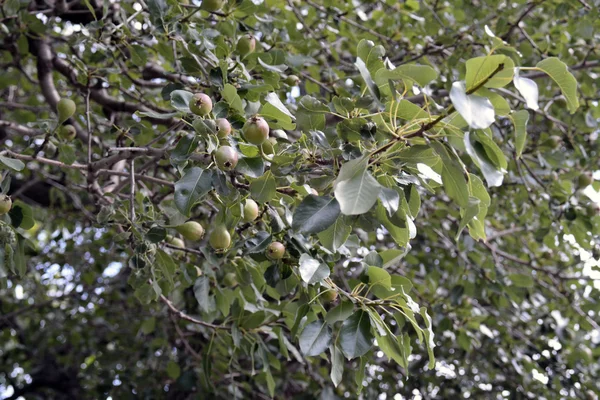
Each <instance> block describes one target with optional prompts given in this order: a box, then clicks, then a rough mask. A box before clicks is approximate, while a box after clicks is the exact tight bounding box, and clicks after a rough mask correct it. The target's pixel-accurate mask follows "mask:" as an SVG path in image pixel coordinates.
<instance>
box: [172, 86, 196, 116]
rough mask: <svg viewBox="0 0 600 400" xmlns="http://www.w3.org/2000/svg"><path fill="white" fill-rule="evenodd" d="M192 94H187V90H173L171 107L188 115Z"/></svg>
mask: <svg viewBox="0 0 600 400" xmlns="http://www.w3.org/2000/svg"><path fill="white" fill-rule="evenodd" d="M193 96H194V93H192V92H188V91H187V90H173V91H172V92H171V106H172V107H173V108H174V109H176V110H178V111H182V112H184V113H189V112H191V111H190V101H191V100H192V97H193Z"/></svg>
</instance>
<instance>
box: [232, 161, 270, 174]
mask: <svg viewBox="0 0 600 400" xmlns="http://www.w3.org/2000/svg"><path fill="white" fill-rule="evenodd" d="M235 169H236V171H239V172H241V173H242V174H244V175H246V176H249V177H251V178H258V177H260V176H262V175H263V174H264V173H265V162H264V161H263V159H262V157H242V158H240V160H239V161H238V163H237V165H236V166H235Z"/></svg>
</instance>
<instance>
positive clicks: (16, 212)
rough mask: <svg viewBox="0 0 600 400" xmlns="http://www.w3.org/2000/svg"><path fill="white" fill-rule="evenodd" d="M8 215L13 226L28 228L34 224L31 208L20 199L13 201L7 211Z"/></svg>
mask: <svg viewBox="0 0 600 400" xmlns="http://www.w3.org/2000/svg"><path fill="white" fill-rule="evenodd" d="M8 215H9V216H10V221H11V225H12V226H13V227H15V228H21V229H25V230H28V229H31V228H33V226H34V225H35V219H33V210H32V209H31V207H30V206H29V205H27V204H25V203H23V202H22V201H21V200H17V201H15V202H13V206H12V208H11V209H10V211H9V212H8Z"/></svg>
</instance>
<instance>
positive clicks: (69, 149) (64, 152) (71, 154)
mask: <svg viewBox="0 0 600 400" xmlns="http://www.w3.org/2000/svg"><path fill="white" fill-rule="evenodd" d="M58 149H59V154H58V160H59V161H61V162H63V163H65V164H67V165H72V164H73V163H74V162H75V160H77V156H76V155H75V149H74V148H73V146H71V145H69V144H60V145H59V146H58Z"/></svg>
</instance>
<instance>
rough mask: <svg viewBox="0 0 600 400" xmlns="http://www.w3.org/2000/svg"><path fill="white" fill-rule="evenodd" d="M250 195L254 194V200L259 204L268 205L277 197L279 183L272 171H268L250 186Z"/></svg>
mask: <svg viewBox="0 0 600 400" xmlns="http://www.w3.org/2000/svg"><path fill="white" fill-rule="evenodd" d="M250 193H251V194H252V198H253V199H254V200H256V201H257V202H259V203H267V202H269V201H271V200H272V199H273V198H274V197H275V194H276V193H277V182H275V178H273V174H271V171H267V172H266V173H265V174H264V175H263V176H261V177H260V178H258V179H256V180H254V181H252V183H251V184H250Z"/></svg>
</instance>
